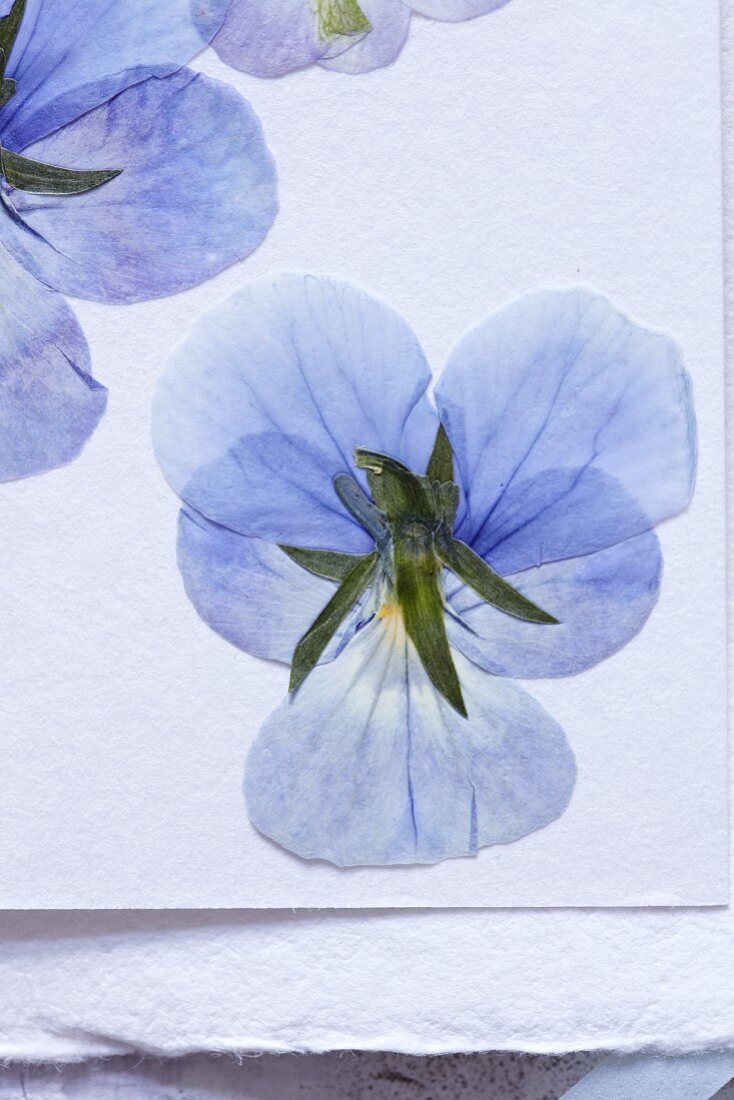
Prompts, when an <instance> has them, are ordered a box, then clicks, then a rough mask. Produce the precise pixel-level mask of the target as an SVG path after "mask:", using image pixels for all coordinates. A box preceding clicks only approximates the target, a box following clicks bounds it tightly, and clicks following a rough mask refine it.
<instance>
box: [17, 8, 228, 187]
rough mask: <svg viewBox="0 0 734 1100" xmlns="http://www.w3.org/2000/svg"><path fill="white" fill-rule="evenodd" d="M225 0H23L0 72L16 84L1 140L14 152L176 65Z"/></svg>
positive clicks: (206, 36)
mask: <svg viewBox="0 0 734 1100" xmlns="http://www.w3.org/2000/svg"><path fill="white" fill-rule="evenodd" d="M10 3H11V0H0V9H2V11H3V12H6V11H7V10H8V9H9V8H10ZM227 5H228V0H125V3H119V2H117V3H111V2H110V0H27V3H26V11H25V15H24V18H23V22H22V24H21V27H20V32H19V34H18V38H17V39H16V42H15V45H14V48H13V51H12V54H11V57H10V62H9V64H8V68H7V72H6V76H9V77H13V78H14V79H15V80H16V81H17V89H16V93H15V95H14V97H13V98H12V99H11V100H10V101H9V103H7V104H6V105H5V107H4V108H3V111H2V117H0V134H1V135H2V142H3V144H4V145H5V146H6V147H7V148H9V149H14V150H16V151H19V150H21V149H23V148H24V147H25V146H27V145H29V144H30V143H31V142H33V141H36V140H37V139H38V138H41V137H45V136H46V135H47V134H49V133H51V132H52V131H53V130H56V129H58V128H59V127H61V126H64V125H66V124H67V123H68V122H71V121H73V120H74V119H76V118H79V117H80V116H81V115H82V114H84V113H85V112H86V111H88V110H90V109H91V108H92V107H97V106H99V105H100V104H101V103H104V102H106V101H107V100H108V99H111V98H112V97H113V96H115V95H117V94H118V93H119V92H121V91H124V89H125V88H128V87H130V86H131V85H133V84H137V83H139V82H140V81H141V80H143V79H145V77H147V76H165V75H167V74H168V73H172V72H175V71H176V69H178V68H180V66H181V65H184V64H185V63H186V62H187V61H189V60H190V59H191V58H192V57H194V56H195V54H197V53H199V51H200V50H201V49H202V48H203V46H204V45H205V44H206V43H207V42H209V41H210V40H211V38H212V36H213V35H214V34H215V32H216V31H217V30H218V28H219V27H220V26H221V25H222V20H223V19H224V15H225V13H226V10H227ZM85 167H90V165H88V164H87V165H85ZM91 167H96V166H95V165H92V166H91Z"/></svg>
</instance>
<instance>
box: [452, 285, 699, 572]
mask: <svg viewBox="0 0 734 1100" xmlns="http://www.w3.org/2000/svg"><path fill="white" fill-rule="evenodd" d="M436 400H437V403H438V406H439V409H440V413H441V418H442V420H443V422H444V424H445V425H446V428H447V431H448V434H449V437H450V439H451V443H452V446H453V448H454V453H455V456H456V460H457V466H458V472H459V476H460V479H461V482H462V487H463V490H464V494H465V504H464V509H463V513H462V516H461V518H460V522H459V526H458V528H457V531H458V535H459V537H460V538H462V539H464V540H465V541H467V542H470V543H471V544H472V545H473V546H474V549H475V550H477V552H478V553H481V554H483V555H485V556H486V555H487V554H488V553H489V551H490V550H491V548H492V546H493V545H494V543H495V542H496V527H495V525H496V524H499V523H500V521H501V526H502V537H506V536H507V535H508V534H509V533H510V532H511V531H512V530H514V529H517V530H518V531H520V530H524V529H525V528H528V529H530V525H531V524H532V523H533V522H534V521H535V520H536V519H537V518H541V519H542V518H543V516H544V515H545V513H546V512H547V511H548V509H551V508H552V507H553V506H554V502H555V501H560V500H561V499H562V509H561V510H562V513H563V515H564V516H565V518H566V524H567V529H568V534H569V538H568V541H567V545H566V549H565V550H564V553H565V554H566V555H567V556H573V555H574V553H581V552H583V553H588V552H590V550H592V549H601V548H602V547H603V546H606V545H610V540H611V541H612V542H614V541H619V540H621V539H625V538H627V537H629V536H630V535H632V534H635V533H637V531H638V530H639V527H635V528H634V529H630V528H626V527H624V526H621V527H620V526H615V524H613V523H608V522H607V517H606V516H605V515H604V514H603V508H602V504H601V503H600V505H599V508H598V509H597V515H596V519H595V520H594V527H595V532H591V535H593V538H591V537H590V532H589V530H585V529H583V526H582V524H580V523H576V524H574V513H575V509H576V507H577V504H578V506H579V508H581V509H583V510H584V513H585V515H586V516H587V519H588V517H589V507H588V505H589V501H588V499H587V494H586V489H587V488H588V484H589V483H588V481H585V480H584V479H583V478H580V477H579V473H580V472H584V471H587V470H592V471H597V472H599V473H601V474H602V475H606V476H607V477H610V478H611V479H613V481H615V482H617V483H618V484H619V485H620V486H621V487H622V488H623V489H624V490H625V492H626V493H628V494H630V495H631V497H632V498H633V499H634V500H635V502H636V504H637V508H636V509H634V510H632V511H630V513H629V518H630V520H631V521H632V522H634V523H635V524H639V517H640V513H643V514H644V516H645V517H646V520H647V525H648V526H649V525H651V524H654V523H657V522H658V521H659V520H661V519H664V518H665V517H666V516H670V515H672V514H673V513H675V512H677V511H679V510H680V509H681V508H683V507H684V506H685V504H686V503H687V501H688V499H689V497H690V494H691V490H692V485H693V478H694V472H695V453H696V449H695V422H694V415H693V407H692V401H691V392H690V382H689V379H688V375H687V373H686V371H685V370H684V368H683V366H682V364H681V360H680V354H679V352H678V349H677V347H676V346H675V344H674V343H672V341H670V340H669V339H667V338H666V337H665V336H662V335H660V334H658V333H655V332H651V331H649V330H647V329H643V328H640V327H639V326H638V325H636V324H634V323H633V322H632V321H630V320H629V319H628V318H627V317H625V316H624V315H623V314H621V313H620V312H619V311H618V310H617V309H615V307H614V306H613V305H612V304H611V303H610V302H609V301H608V300H607V299H606V298H604V297H603V296H601V295H599V294H595V293H594V292H592V291H589V290H585V289H572V290H565V291H563V290H561V291H555V290H545V291H538V292H535V293H532V294H528V295H526V296H525V297H523V298H521V299H519V300H518V301H516V302H514V303H512V304H511V305H509V306H507V307H506V308H505V309H503V310H501V311H500V312H499V313H496V314H495V315H494V316H492V317H490V318H489V320H488V321H486V322H485V323H484V324H482V325H480V326H479V327H478V328H477V329H475V330H474V331H473V332H471V333H470V334H469V335H468V336H466V337H465V338H464V339H463V340H462V341H461V342H460V344H459V345H458V347H457V348H456V350H455V351H454V352H453V353H452V355H451V357H450V360H449V364H448V366H447V368H446V370H445V372H444V375H443V377H442V378H441V380H440V382H439V384H438V386H437V387H436ZM592 511H593V509H592ZM574 529H575V531H576V534H577V537H578V540H579V545H580V544H581V543H583V544H584V547H585V548H584V549H583V550H581V549H579V548H578V546H576V545H574V541H573V537H572V536H573V531H574ZM537 530H538V527H537V526H536V528H535V531H536V533H537ZM594 540H595V541H594ZM515 548H516V550H518V549H519V543H518V542H517V541H516V545H515ZM542 560H548V559H547V558H543V559H542ZM533 564H537V562H536V563H533Z"/></svg>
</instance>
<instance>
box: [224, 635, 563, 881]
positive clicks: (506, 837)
mask: <svg viewBox="0 0 734 1100" xmlns="http://www.w3.org/2000/svg"><path fill="white" fill-rule="evenodd" d="M457 666H458V668H459V673H460V676H461V683H462V687H463V689H464V694H465V697H466V702H467V706H468V710H469V718H468V719H464V718H461V717H459V715H458V714H457V713H456V712H455V711H454V710H453V709H452V708H451V707H450V706H449V705H448V704H447V703H445V702H444V701H443V699H442V698H441V697H440V696H439V695H438V694H437V692H436V691H435V689H434V688H433V687H432V685H431V684H430V682H429V680H428V678H427V676H426V674H425V672H424V670H423V668H422V666H421V664H420V661H419V660H418V657H417V655H416V654H415V651H414V650H413V648H412V646H410V645H409V644H406V642H405V637H404V635H403V634H402V633H401V631H400V628H399V623H396V622H394V621H393V622H392V623H388V624H387V625H386V624H385V621H384V620H378V621H376V622H374V623H373V624H372V625H371V626H369V627H367V628H365V629H364V630H363V631H362V632H361V633H360V634H358V635H357V637H356V638H355V639H354V640H353V641H351V642H350V644H349V645H348V646H347V648H346V649H345V650H344V652H343V653H342V654H340V655H339V657H337V659H336V660H334V661H332V662H331V663H330V664H327V665H321V666H319V667H318V668H316V669H315V670H314V671H313V672H312V673H311V675H310V676H309V678H308V679H307V680H306V681H305V682H304V683H303V685H302V686H301V687H300V688H299V689H298V691H297V692H296V693H295V694H294V695H293V696H291V697H290V698H289V699H287V700H286V701H285V702H284V703H282V704H281V706H280V707H279V708H278V709H277V710H276V711H275V712H274V713H273V714H272V715H271V717H270V718H269V719H268V720H267V721H266V723H265V724H264V726H263V728H262V730H261V731H260V733H259V735H258V737H257V739H256V741H255V742H254V744H253V746H252V748H251V750H250V754H249V756H248V759H247V764H246V770H245V795H246V800H247V807H248V811H249V814H250V818H251V820H252V822H253V824H254V825H255V826H256V828H258V829H259V830H260V831H261V832H262V833H264V834H265V835H266V836H269V837H270V838H272V839H273V840H275V841H276V842H277V843H278V844H281V845H282V846H283V847H285V848H288V849H289V850H290V851H292V852H295V853H296V854H297V855H299V856H303V857H304V858H307V859H325V860H329V861H330V862H331V863H335V864H337V865H339V866H354V865H385V864H394V863H436V862H438V861H439V860H442V859H448V858H452V857H457V856H468V855H475V854H476V852H477V851H478V849H480V848H482V847H485V846H486V845H490V844H505V843H508V842H509V841H513V840H517V839H518V838H519V837H521V836H525V835H526V834H527V833H529V832H532V831H534V830H535V829H540V828H542V827H543V826H545V825H547V824H549V823H550V822H551V821H553V820H554V819H555V818H557V817H558V816H559V815H560V814H561V813H562V812H563V810H564V809H565V808H566V805H567V804H568V801H569V798H570V797H571V792H572V790H573V785H574V781H575V774H576V769H575V763H574V758H573V754H572V752H571V750H570V748H569V746H568V743H567V741H566V738H565V735H564V733H563V730H562V729H561V728H560V726H559V725H558V724H557V723H556V722H555V721H554V720H553V719H552V718H551V717H550V715H549V714H547V712H546V711H545V710H543V708H542V707H541V706H540V705H539V704H538V703H537V702H536V701H535V700H534V699H532V698H531V696H529V695H528V694H527V693H526V692H524V691H523V690H522V689H521V688H518V687H516V686H515V685H514V684H512V683H511V682H509V681H506V680H502V679H498V678H496V677H493V676H490V675H488V674H487V673H486V672H483V671H482V670H480V669H478V668H476V667H475V666H474V665H471V664H470V663H469V662H468V661H466V660H465V659H464V658H463V657H461V655H457Z"/></svg>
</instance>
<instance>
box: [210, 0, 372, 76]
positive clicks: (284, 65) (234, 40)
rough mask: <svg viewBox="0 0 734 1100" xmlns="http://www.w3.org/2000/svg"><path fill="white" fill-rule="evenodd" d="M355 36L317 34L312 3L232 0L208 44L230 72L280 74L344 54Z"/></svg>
mask: <svg viewBox="0 0 734 1100" xmlns="http://www.w3.org/2000/svg"><path fill="white" fill-rule="evenodd" d="M359 37H361V35H356V36H352V35H336V36H333V37H332V36H330V37H326V36H325V35H324V34H323V33H321V32H320V29H319V21H318V16H317V12H316V7H315V5H314V3H313V0H232V3H231V4H230V7H229V10H228V12H227V17H226V19H225V21H224V24H223V26H222V29H221V30H220V31H219V33H218V34H217V35H216V37H215V38H214V41H213V42H212V45H213V46H214V49H215V50H216V51H217V53H218V54H219V56H220V57H221V59H222V61H225V62H226V63H227V64H228V65H232V66H233V68H235V69H241V70H242V71H243V72H246V73H253V74H254V75H255V76H280V75H282V74H283V73H287V72H290V71H291V70H292V69H298V68H300V67H301V66H302V65H308V64H310V63H311V62H313V61H318V60H319V59H320V58H322V57H333V56H334V55H335V54H339V53H341V52H342V51H343V50H348V49H349V48H350V47H352V46H353V45H354V44H355V42H356V41H357V40H358V38H359Z"/></svg>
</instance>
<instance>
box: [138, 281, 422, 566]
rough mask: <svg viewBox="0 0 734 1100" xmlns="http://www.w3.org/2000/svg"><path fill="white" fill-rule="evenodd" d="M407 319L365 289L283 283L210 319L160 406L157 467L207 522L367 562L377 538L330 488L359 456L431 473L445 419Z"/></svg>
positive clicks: (252, 293)
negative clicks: (431, 396) (361, 450)
mask: <svg viewBox="0 0 734 1100" xmlns="http://www.w3.org/2000/svg"><path fill="white" fill-rule="evenodd" d="M430 378H431V376H430V371H429V368H428V364H427V363H426V360H425V357H424V355H423V352H422V351H421V348H420V346H419V344H418V342H417V340H416V338H415V336H414V335H413V333H412V332H411V330H410V329H409V327H408V326H407V324H406V323H405V321H404V320H403V319H402V318H401V317H400V316H399V315H398V314H397V313H394V312H393V311H392V310H391V309H389V308H388V307H387V306H385V305H383V304H382V303H381V302H378V301H376V300H375V299H374V298H371V297H369V296H368V295H367V294H365V293H364V292H363V291H361V290H359V289H358V288H357V287H355V286H352V285H351V284H349V283H344V282H340V281H339V280H336V279H331V278H327V277H316V276H313V275H305V276H304V275H280V276H277V277H275V278H268V279H264V280H261V281H259V282H256V283H253V284H251V285H250V286H248V287H245V288H244V289H243V290H241V291H239V292H238V293H237V294H235V295H233V296H232V297H231V298H229V299H227V301H225V302H223V303H221V304H220V305H218V306H216V307H215V308H213V309H211V310H209V311H208V312H207V313H205V314H204V315H203V316H202V317H201V318H200V319H199V320H198V321H197V322H196V324H195V325H194V327H193V329H192V330H191V333H190V334H189V335H188V336H187V337H186V338H185V339H184V340H183V342H182V343H181V344H180V345H179V347H178V348H177V349H176V350H175V351H174V353H173V356H172V357H171V359H170V361H169V363H168V365H167V367H166V368H165V369H164V371H163V374H162V376H161V378H160V379H159V383H158V387H157V392H156V395H155V399H154V405H153V437H154V444H155V449H156V454H157V457H158V461H159V463H160V465H161V468H162V470H163V473H164V475H165V477H166V479H167V480H168V482H169V484H170V485H171V487H172V488H173V489H174V491H175V492H177V493H178V494H179V496H180V497H182V499H183V500H185V501H186V502H187V503H188V504H189V505H190V506H191V507H193V508H195V509H196V510H197V511H199V512H201V513H202V514H203V515H205V516H206V517H207V518H208V519H210V520H212V521H213V522H215V523H219V524H221V525H223V526H225V527H229V528H231V529H232V530H234V531H238V532H240V533H241V534H245V535H250V536H253V537H257V538H261V539H264V540H265V541H268V542H273V543H276V544H278V543H289V544H291V545H295V546H305V547H313V548H322V549H329V550H342V551H352V552H355V553H360V552H363V551H366V550H370V549H371V547H372V540H371V539H370V538H369V536H367V535H366V534H365V532H364V531H363V530H362V528H361V527H360V526H359V525H358V524H357V522H356V521H355V520H353V519H352V517H351V516H350V515H349V514H348V513H347V512H346V510H345V509H344V508H343V507H342V505H341V503H340V501H339V499H338V498H337V496H336V493H335V491H334V486H333V478H334V477H335V475H336V474H339V473H353V472H354V470H353V450H354V448H355V447H357V446H363V447H370V448H373V449H375V450H380V451H384V452H386V453H388V454H390V455H392V456H394V457H395V458H398V459H400V460H401V461H403V462H405V463H406V465H408V466H410V467H411V469H420V470H422V469H425V466H426V463H427V461H428V457H429V455H430V452H431V448H432V446H433V442H434V439H435V435H436V428H437V419H436V415H435V412H434V411H433V408H432V406H431V405H430V404H429V402H428V399H427V398H426V396H425V394H426V388H427V387H428V384H429V382H430Z"/></svg>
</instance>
